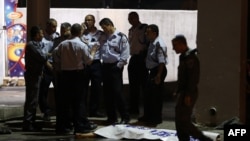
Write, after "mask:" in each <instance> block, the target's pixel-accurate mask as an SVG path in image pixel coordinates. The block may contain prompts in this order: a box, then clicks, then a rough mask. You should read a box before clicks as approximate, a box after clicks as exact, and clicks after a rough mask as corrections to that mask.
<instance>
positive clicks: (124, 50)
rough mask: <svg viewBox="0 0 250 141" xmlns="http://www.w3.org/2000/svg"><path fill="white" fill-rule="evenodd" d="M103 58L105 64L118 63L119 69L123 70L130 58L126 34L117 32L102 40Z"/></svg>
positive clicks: (103, 37)
mask: <svg viewBox="0 0 250 141" xmlns="http://www.w3.org/2000/svg"><path fill="white" fill-rule="evenodd" d="M100 46H101V50H100V51H101V57H102V60H103V62H104V63H115V62H118V63H117V67H119V68H122V67H123V66H124V65H126V64H127V59H128V58H129V43H128V39H127V37H126V35H125V34H123V33H121V32H118V31H117V30H116V31H115V32H114V33H113V34H112V35H110V36H109V37H107V35H104V36H102V37H101V38H100Z"/></svg>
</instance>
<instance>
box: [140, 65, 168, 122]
mask: <svg viewBox="0 0 250 141" xmlns="http://www.w3.org/2000/svg"><path fill="white" fill-rule="evenodd" d="M157 71H158V67H155V68H154V69H151V70H150V73H149V75H148V78H147V85H146V93H145V100H144V117H145V119H146V120H147V121H148V122H152V123H161V122H162V107H163V92H164V80H165V77H166V75H167V69H166V67H165V69H164V70H163V73H162V75H161V83H160V84H155V82H154V80H153V78H154V77H155V76H156V74H157Z"/></svg>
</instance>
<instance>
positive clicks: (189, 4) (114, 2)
mask: <svg viewBox="0 0 250 141" xmlns="http://www.w3.org/2000/svg"><path fill="white" fill-rule="evenodd" d="M50 3H51V7H52V8H117V9H166V10H178V9H185V10H196V9H197V0H50ZM18 7H26V0H18Z"/></svg>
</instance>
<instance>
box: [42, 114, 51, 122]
mask: <svg viewBox="0 0 250 141" xmlns="http://www.w3.org/2000/svg"><path fill="white" fill-rule="evenodd" d="M43 120H44V121H50V120H51V118H50V115H49V114H44V115H43Z"/></svg>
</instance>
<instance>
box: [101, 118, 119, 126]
mask: <svg viewBox="0 0 250 141" xmlns="http://www.w3.org/2000/svg"><path fill="white" fill-rule="evenodd" d="M115 124H118V121H117V120H110V119H107V120H105V121H104V122H103V125H105V126H108V125H115Z"/></svg>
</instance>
